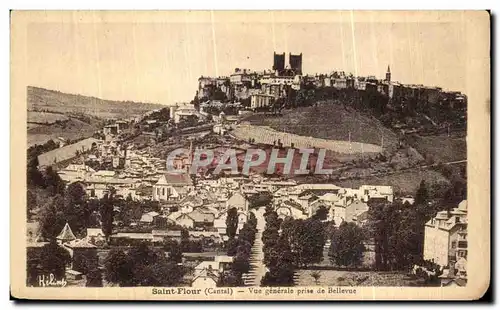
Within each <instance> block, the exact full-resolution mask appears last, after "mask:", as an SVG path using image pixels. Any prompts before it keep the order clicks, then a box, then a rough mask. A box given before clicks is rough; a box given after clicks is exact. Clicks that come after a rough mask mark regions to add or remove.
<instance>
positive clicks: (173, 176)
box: [153, 173, 193, 201]
mask: <svg viewBox="0 0 500 310" xmlns="http://www.w3.org/2000/svg"><path fill="white" fill-rule="evenodd" d="M192 187H193V180H191V177H190V176H189V174H187V173H166V174H164V175H162V176H161V177H160V178H159V179H158V182H156V184H155V185H153V200H155V201H180V200H181V199H182V198H184V197H186V195H187V194H188V192H189V190H190V189H191V188H192Z"/></svg>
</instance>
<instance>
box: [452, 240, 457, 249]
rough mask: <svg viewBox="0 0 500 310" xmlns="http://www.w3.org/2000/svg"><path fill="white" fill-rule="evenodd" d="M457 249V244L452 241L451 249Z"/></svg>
mask: <svg viewBox="0 0 500 310" xmlns="http://www.w3.org/2000/svg"><path fill="white" fill-rule="evenodd" d="M456 247H457V242H456V241H452V242H451V248H452V249H454V248H456Z"/></svg>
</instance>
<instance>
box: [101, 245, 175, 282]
mask: <svg viewBox="0 0 500 310" xmlns="http://www.w3.org/2000/svg"><path fill="white" fill-rule="evenodd" d="M178 260H179V258H178V254H176V253H172V252H171V253H170V255H169V257H168V258H167V255H166V254H165V252H164V251H162V250H157V249H154V248H152V247H150V246H148V244H147V243H142V244H140V245H139V246H137V247H133V248H132V249H130V250H129V251H128V252H127V253H125V252H124V251H121V250H117V249H113V250H111V251H110V252H109V254H108V256H107V257H106V260H105V278H106V280H107V281H108V282H111V283H114V284H118V285H119V286H121V287H130V286H176V285H179V284H180V283H181V281H182V277H183V275H184V270H183V268H182V266H180V265H179V264H178Z"/></svg>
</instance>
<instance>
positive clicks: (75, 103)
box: [28, 86, 163, 118]
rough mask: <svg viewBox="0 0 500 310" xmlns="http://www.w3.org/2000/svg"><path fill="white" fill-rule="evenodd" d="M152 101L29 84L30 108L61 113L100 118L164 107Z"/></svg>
mask: <svg viewBox="0 0 500 310" xmlns="http://www.w3.org/2000/svg"><path fill="white" fill-rule="evenodd" d="M162 107H163V106H161V105H158V104H152V103H139V102H130V101H127V102H122V101H112V100H103V99H99V98H95V97H87V96H82V95H74V94H66V93H61V92H58V91H54V90H48V89H43V88H38V87H32V86H28V110H31V109H37V110H48V111H52V112H60V113H84V114H87V115H93V116H97V117H100V118H113V117H119V118H124V117H131V116H138V115H141V114H144V113H145V112H147V111H151V110H155V109H158V108H162Z"/></svg>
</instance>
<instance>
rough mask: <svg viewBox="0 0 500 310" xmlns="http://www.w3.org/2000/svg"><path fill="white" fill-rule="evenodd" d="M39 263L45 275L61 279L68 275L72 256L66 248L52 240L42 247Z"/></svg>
mask: <svg viewBox="0 0 500 310" xmlns="http://www.w3.org/2000/svg"><path fill="white" fill-rule="evenodd" d="M39 261H40V270H41V271H42V273H43V274H45V275H49V274H53V275H54V276H55V277H56V278H61V277H63V276H64V274H65V273H66V266H67V265H68V264H69V263H70V262H71V256H70V254H69V252H68V251H67V250H66V249H65V248H63V247H61V246H59V245H58V244H57V243H56V241H55V240H52V241H51V242H49V243H48V244H46V245H44V246H43V247H42V250H41V251H40V256H39Z"/></svg>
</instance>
